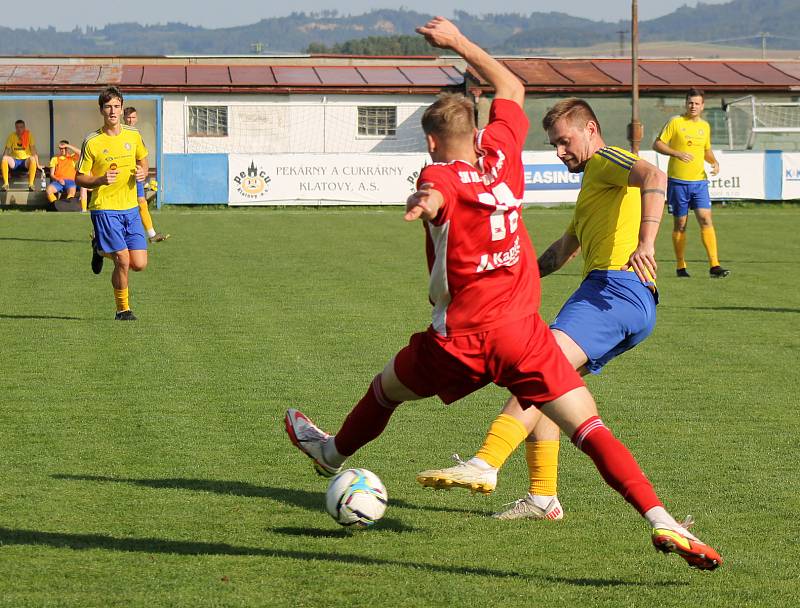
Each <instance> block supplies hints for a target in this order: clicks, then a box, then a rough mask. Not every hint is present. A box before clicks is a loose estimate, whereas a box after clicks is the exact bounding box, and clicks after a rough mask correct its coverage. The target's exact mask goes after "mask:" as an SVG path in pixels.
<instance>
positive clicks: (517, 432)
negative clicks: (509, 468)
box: [475, 414, 528, 469]
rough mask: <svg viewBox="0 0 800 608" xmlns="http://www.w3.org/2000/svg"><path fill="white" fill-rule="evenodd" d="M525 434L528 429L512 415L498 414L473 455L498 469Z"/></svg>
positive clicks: (526, 434)
mask: <svg viewBox="0 0 800 608" xmlns="http://www.w3.org/2000/svg"><path fill="white" fill-rule="evenodd" d="M527 436H528V431H527V430H526V429H525V425H524V424H522V423H521V422H520V421H519V420H517V419H516V418H514V417H513V416H509V415H508V414H500V415H499V416H498V417H497V418H495V419H494V421H493V422H492V424H491V426H490V427H489V432H488V433H486V438H485V439H484V440H483V445H482V446H481V449H479V450H478V453H477V454H475V457H476V458H480V459H481V460H483V461H485V462H486V463H487V464H489V466H492V467H494V468H495V469H499V468H500V467H501V466H503V463H504V462H505V461H506V460H507V459H508V457H509V456H511V453H512V452H513V451H514V450H516V449H517V446H519V444H520V443H522V442H523V441H524V440H525V437H527Z"/></svg>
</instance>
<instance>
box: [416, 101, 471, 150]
mask: <svg viewBox="0 0 800 608" xmlns="http://www.w3.org/2000/svg"><path fill="white" fill-rule="evenodd" d="M422 130H423V131H425V134H426V135H436V136H438V137H443V138H446V139H449V138H453V137H456V138H457V137H465V136H469V137H472V133H473V132H474V130H475V105H474V104H473V103H472V102H471V101H470V100H469V99H467V98H466V97H464V96H463V95H462V94H460V93H444V94H442V95H440V96H439V99H437V100H436V101H435V102H434V103H433V104H431V105H430V106H429V107H428V109H427V110H425V113H424V114H423V115H422Z"/></svg>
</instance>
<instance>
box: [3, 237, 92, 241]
mask: <svg viewBox="0 0 800 608" xmlns="http://www.w3.org/2000/svg"><path fill="white" fill-rule="evenodd" d="M0 241H26V242H29V243H88V242H89V240H88V239H86V240H83V241H82V240H80V239H27V238H23V237H20V236H0Z"/></svg>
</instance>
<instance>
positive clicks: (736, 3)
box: [0, 0, 800, 56]
mask: <svg viewBox="0 0 800 608" xmlns="http://www.w3.org/2000/svg"><path fill="white" fill-rule="evenodd" d="M796 13H797V0H732V1H731V2H728V3H726V4H714V5H708V4H702V3H701V4H698V5H697V6H696V7H694V8H690V7H687V6H684V7H682V8H680V9H678V10H676V11H675V12H673V13H671V14H669V15H665V16H663V17H659V18H658V19H651V20H647V21H642V22H641V23H640V27H639V29H640V40H641V41H642V43H647V42H664V41H687V42H696V43H701V42H702V43H706V42H709V41H720V42H722V41H730V40H736V41H738V44H739V45H742V46H746V47H752V48H760V45H761V38H760V37H759V35H760V33H761V32H769V37H768V38H767V41H768V46H769V48H770V49H800V37H798V36H797V33H796V29H795V28H796V21H795V19H794V17H796ZM428 18H430V15H426V14H422V13H418V12H415V11H409V10H403V9H400V10H389V9H380V10H373V11H370V12H368V13H365V14H362V15H340V14H339V13H338V12H337V11H335V10H327V11H322V12H319V13H303V12H294V13H292V14H290V15H289V16H286V17H276V18H270V19H262V20H261V21H258V22H257V23H253V24H251V25H245V26H239V27H231V28H219V29H208V28H202V27H195V26H189V25H186V24H183V23H166V24H162V25H147V26H145V25H140V24H137V23H116V24H112V25H108V26H105V27H103V28H95V27H87V28H83V29H81V28H76V29H74V30H72V31H69V32H61V31H57V30H55V29H54V28H52V27H49V28H37V29H33V28H31V29H11V28H2V27H0V54H3V55H7V56H14V55H51V54H57V55H63V54H67V55H184V54H185V55H203V54H208V55H243V54H252V53H266V54H280V53H291V54H294V53H303V52H306V50H307V49H308V48H309V46H311V48H312V49H313V48H325V47H334V46H335V45H340V46H341V45H343V44H344V43H346V42H348V41H354V40H359V39H363V38H370V37H380V36H394V37H399V36H408V35H414V28H415V27H416V26H417V25H419V24H420V23H423V22H424V21H426V20H427V19H428ZM454 21H455V22H456V23H457V24H458V26H459V27H460V28H461V29H462V31H464V33H466V34H467V35H468V36H470V37H471V38H473V39H474V40H475V41H476V42H478V44H480V45H482V46H483V47H485V48H487V49H489V50H490V51H492V52H494V53H504V54H526V55H532V54H541V53H543V52H547V50H548V49H553V48H556V47H558V48H561V49H577V48H584V47H590V46H593V45H610V46H612V47H613V45H614V44H618V42H619V36H620V34H619V32H620V31H624V30H628V29H629V28H630V23H629V22H628V21H619V22H616V23H612V22H607V21H593V20H591V19H583V18H580V17H574V16H571V15H567V14H565V13H560V12H549V13H542V12H535V13H530V14H528V15H522V14H512V13H509V14H488V15H481V16H476V15H471V14H469V13H467V12H465V11H457V12H456V13H455V15H454ZM312 45H315V46H312Z"/></svg>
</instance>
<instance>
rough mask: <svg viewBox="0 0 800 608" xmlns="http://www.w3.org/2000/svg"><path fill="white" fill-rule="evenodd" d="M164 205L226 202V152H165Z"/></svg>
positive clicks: (222, 203)
mask: <svg viewBox="0 0 800 608" xmlns="http://www.w3.org/2000/svg"><path fill="white" fill-rule="evenodd" d="M162 183H163V187H164V204H166V205H180V204H191V205H203V204H206V205H209V204H210V205H227V204H228V155H227V154H165V155H164V171H163V172H162Z"/></svg>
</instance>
